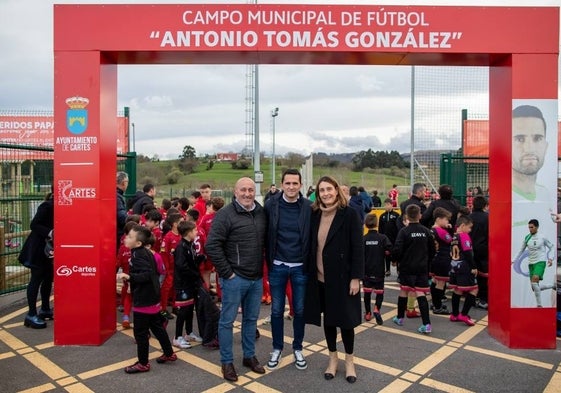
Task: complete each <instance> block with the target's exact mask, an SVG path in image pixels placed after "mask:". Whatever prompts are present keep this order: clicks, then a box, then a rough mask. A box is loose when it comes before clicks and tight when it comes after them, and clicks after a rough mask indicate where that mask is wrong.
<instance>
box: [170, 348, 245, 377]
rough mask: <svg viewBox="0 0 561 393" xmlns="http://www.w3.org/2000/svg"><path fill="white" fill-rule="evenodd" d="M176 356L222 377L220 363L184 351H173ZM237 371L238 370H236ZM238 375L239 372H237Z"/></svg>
mask: <svg viewBox="0 0 561 393" xmlns="http://www.w3.org/2000/svg"><path fill="white" fill-rule="evenodd" d="M175 354H176V355H177V357H178V358H179V359H181V360H183V361H185V362H187V363H189V364H191V365H193V366H195V367H198V368H200V369H201V370H203V371H206V372H208V373H210V374H212V375H215V376H217V377H220V378H222V368H221V366H220V365H218V364H215V363H212V362H209V361H208V360H205V359H202V358H200V357H198V356H195V355H193V354H191V353H189V352H186V351H179V352H176V353H175ZM236 371H239V370H236ZM238 375H239V373H238Z"/></svg>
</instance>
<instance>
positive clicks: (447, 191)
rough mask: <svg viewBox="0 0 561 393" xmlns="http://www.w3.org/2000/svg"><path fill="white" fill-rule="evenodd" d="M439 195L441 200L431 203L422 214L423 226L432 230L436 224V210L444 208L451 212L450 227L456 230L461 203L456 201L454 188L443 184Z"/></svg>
mask: <svg viewBox="0 0 561 393" xmlns="http://www.w3.org/2000/svg"><path fill="white" fill-rule="evenodd" d="M438 195H440V199H437V200H434V201H432V202H431V203H430V205H429V207H428V208H427V210H425V212H424V213H423V214H422V217H421V224H423V225H424V226H426V227H427V228H431V227H432V226H433V224H434V217H433V213H434V209H436V208H437V207H442V208H444V209H446V210H448V211H449V212H450V214H451V215H452V216H451V217H450V227H451V228H454V227H455V225H456V219H457V218H458V212H459V211H460V207H461V206H460V203H459V202H458V201H457V200H455V199H454V195H453V191H452V187H451V186H449V185H448V184H443V185H441V186H440V187H438Z"/></svg>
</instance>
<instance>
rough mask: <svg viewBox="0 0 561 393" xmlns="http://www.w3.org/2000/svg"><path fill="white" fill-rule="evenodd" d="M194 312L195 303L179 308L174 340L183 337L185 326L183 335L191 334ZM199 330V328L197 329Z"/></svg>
mask: <svg viewBox="0 0 561 393" xmlns="http://www.w3.org/2000/svg"><path fill="white" fill-rule="evenodd" d="M194 310H195V303H193V304H190V305H188V306H183V307H179V308H178V309H177V312H176V315H177V320H176V321H175V338H178V337H181V336H182V335H183V326H184V325H185V333H186V334H191V333H192V332H193V312H194ZM199 329H200V327H199Z"/></svg>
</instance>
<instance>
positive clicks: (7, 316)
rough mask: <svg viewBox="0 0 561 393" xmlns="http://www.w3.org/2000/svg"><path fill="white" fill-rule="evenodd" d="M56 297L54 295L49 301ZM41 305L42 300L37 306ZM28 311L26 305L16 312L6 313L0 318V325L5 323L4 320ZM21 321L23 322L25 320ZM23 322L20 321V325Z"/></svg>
mask: <svg viewBox="0 0 561 393" xmlns="http://www.w3.org/2000/svg"><path fill="white" fill-rule="evenodd" d="M54 298H55V296H54V295H52V296H51V297H50V298H49V301H51V302H52V301H53V300H54ZM39 307H41V301H40V300H38V301H37V308H39ZM26 313H27V306H25V307H23V308H20V309H19V310H16V311H14V312H11V313H10V314H7V315H4V316H3V317H2V318H0V325H2V324H4V322H6V321H9V320H10V319H12V318H15V317H19V316H20V315H23V314H26ZM21 323H23V321H22V322H21ZM21 323H19V324H18V326H21Z"/></svg>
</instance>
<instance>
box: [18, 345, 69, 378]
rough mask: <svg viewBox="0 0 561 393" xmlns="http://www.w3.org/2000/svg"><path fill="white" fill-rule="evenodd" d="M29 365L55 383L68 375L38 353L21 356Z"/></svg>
mask: <svg viewBox="0 0 561 393" xmlns="http://www.w3.org/2000/svg"><path fill="white" fill-rule="evenodd" d="M23 357H24V358H25V359H27V360H28V361H29V362H30V363H31V364H33V365H34V366H35V367H37V368H38V369H39V370H40V371H42V372H43V373H45V374H46V375H47V376H48V377H49V378H51V379H54V380H55V381H56V380H57V379H60V378H64V377H67V376H68V373H67V372H66V371H64V370H63V369H62V368H60V367H59V366H57V365H56V364H55V363H53V362H52V361H51V360H49V358H47V357H46V356H45V355H43V354H41V353H39V352H33V353H28V354H27V355H23Z"/></svg>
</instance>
